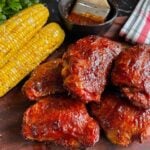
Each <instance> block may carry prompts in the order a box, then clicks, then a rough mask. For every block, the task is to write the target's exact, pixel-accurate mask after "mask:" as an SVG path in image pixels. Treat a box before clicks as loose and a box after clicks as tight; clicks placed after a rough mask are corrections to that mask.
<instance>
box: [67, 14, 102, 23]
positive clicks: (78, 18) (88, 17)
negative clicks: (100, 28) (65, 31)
mask: <svg viewBox="0 0 150 150" xmlns="http://www.w3.org/2000/svg"><path fill="white" fill-rule="evenodd" d="M68 20H69V21H70V22H72V23H75V24H79V25H94V24H100V23H103V22H104V18H103V17H101V16H94V15H92V14H89V13H86V14H77V13H73V12H71V13H70V14H69V16H68Z"/></svg>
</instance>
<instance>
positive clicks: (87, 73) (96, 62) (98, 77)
mask: <svg viewBox="0 0 150 150" xmlns="http://www.w3.org/2000/svg"><path fill="white" fill-rule="evenodd" d="M121 50H122V47H121V45H120V44H118V43H116V42H114V41H111V40H109V39H106V38H102V37H98V36H88V37H85V38H83V39H80V40H78V41H77V42H76V43H75V44H72V45H71V46H70V47H69V48H68V51H67V52H66V53H65V54H64V56H63V70H62V76H63V78H64V86H65V87H66V89H67V90H68V91H69V92H70V93H71V94H72V95H74V96H75V97H77V98H79V99H81V100H82V101H83V102H85V103H88V102H90V101H95V102H99V101H100V97H101V93H102V92H103V90H104V88H105V85H106V81H107V77H108V73H109V71H110V68H111V65H112V61H113V60H114V59H115V58H116V56H118V55H119V53H120V52H121Z"/></svg>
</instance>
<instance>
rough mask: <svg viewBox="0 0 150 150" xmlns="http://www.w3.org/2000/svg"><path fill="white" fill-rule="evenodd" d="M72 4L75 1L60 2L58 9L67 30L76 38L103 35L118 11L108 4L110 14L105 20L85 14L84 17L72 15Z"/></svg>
mask: <svg viewBox="0 0 150 150" xmlns="http://www.w3.org/2000/svg"><path fill="white" fill-rule="evenodd" d="M74 4H75V0H60V1H59V4H58V9H59V13H60V16H61V18H62V20H63V22H64V24H65V26H66V28H67V30H68V31H69V32H70V33H71V34H73V35H76V36H78V37H82V36H85V35H91V34H96V35H103V34H105V33H106V32H107V31H108V29H109V28H110V27H111V25H112V23H113V21H114V20H115V18H116V17H117V15H118V9H117V8H116V7H115V6H114V5H113V4H112V3H110V2H109V4H110V12H109V14H108V16H107V17H106V19H105V20H102V19H101V17H96V16H94V17H93V16H90V15H89V14H86V17H85V16H81V15H78V14H75V13H72V9H73V6H74Z"/></svg>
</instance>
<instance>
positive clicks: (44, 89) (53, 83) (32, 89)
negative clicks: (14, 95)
mask: <svg viewBox="0 0 150 150" xmlns="http://www.w3.org/2000/svg"><path fill="white" fill-rule="evenodd" d="M61 69H62V60H61V59H59V58H58V59H55V60H51V61H48V62H46V63H44V64H41V65H39V67H37V68H36V69H35V70H34V71H33V73H32V74H31V77H30V78H29V80H28V81H27V82H26V83H25V84H24V86H23V89H22V91H23V93H24V94H25V95H26V97H28V98H29V99H30V100H37V99H39V98H41V97H43V96H48V95H50V94H55V93H62V92H64V88H63V79H62V76H61Z"/></svg>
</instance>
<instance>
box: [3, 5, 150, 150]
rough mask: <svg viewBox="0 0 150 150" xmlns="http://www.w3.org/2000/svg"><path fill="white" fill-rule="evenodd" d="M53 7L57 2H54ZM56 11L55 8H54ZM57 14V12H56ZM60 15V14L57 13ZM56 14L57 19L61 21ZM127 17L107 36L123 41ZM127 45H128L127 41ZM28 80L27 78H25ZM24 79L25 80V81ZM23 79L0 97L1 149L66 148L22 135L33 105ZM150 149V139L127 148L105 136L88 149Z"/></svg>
mask: <svg viewBox="0 0 150 150" xmlns="http://www.w3.org/2000/svg"><path fill="white" fill-rule="evenodd" d="M52 7H53V8H54V7H56V4H53V6H52ZM54 11H55V10H54ZM55 14H57V12H55ZM57 15H58V14H57ZM57 15H55V16H53V17H55V20H57V21H58V22H59V21H60V20H59V18H58V16H57ZM126 18H127V17H118V18H117V19H116V20H115V22H114V24H113V25H112V27H111V28H110V29H109V31H108V32H107V33H106V34H105V36H106V37H109V38H112V39H115V40H118V41H119V42H122V41H123V39H120V38H118V33H119V30H120V28H121V26H122V25H123V23H124V22H125V20H126ZM67 45H68V42H67V41H66V42H65V44H64V45H63V46H62V47H61V48H59V49H58V50H57V51H56V52H55V53H54V54H53V55H52V56H50V58H49V59H53V58H55V57H60V56H61V55H62V54H63V52H64V51H65V50H66V47H67ZM125 45H128V44H127V43H126V44H125ZM25 80H26V79H25ZM25 80H24V81H25ZM24 81H22V82H21V83H20V84H19V85H18V86H17V87H15V88H14V89H13V90H12V91H10V92H9V93H8V94H7V95H6V96H4V97H2V98H0V150H64V148H62V147H60V146H56V145H53V144H51V143H49V144H45V143H38V142H30V141H26V140H25V139H24V138H23V137H22V135H21V124H22V116H23V113H24V111H25V110H26V109H27V107H29V106H30V105H32V104H33V103H31V102H29V101H28V100H27V99H26V98H25V97H24V96H23V95H22V93H21V87H22V85H23V83H24ZM141 149H143V150H150V139H149V140H147V141H145V142H144V143H143V144H140V143H137V142H134V143H133V144H131V145H130V146H129V147H127V148H123V147H119V146H116V145H113V144H111V143H110V142H109V141H108V140H107V139H106V138H105V137H104V136H102V137H101V140H100V142H99V143H97V144H96V145H95V146H94V147H92V148H87V150H141Z"/></svg>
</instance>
